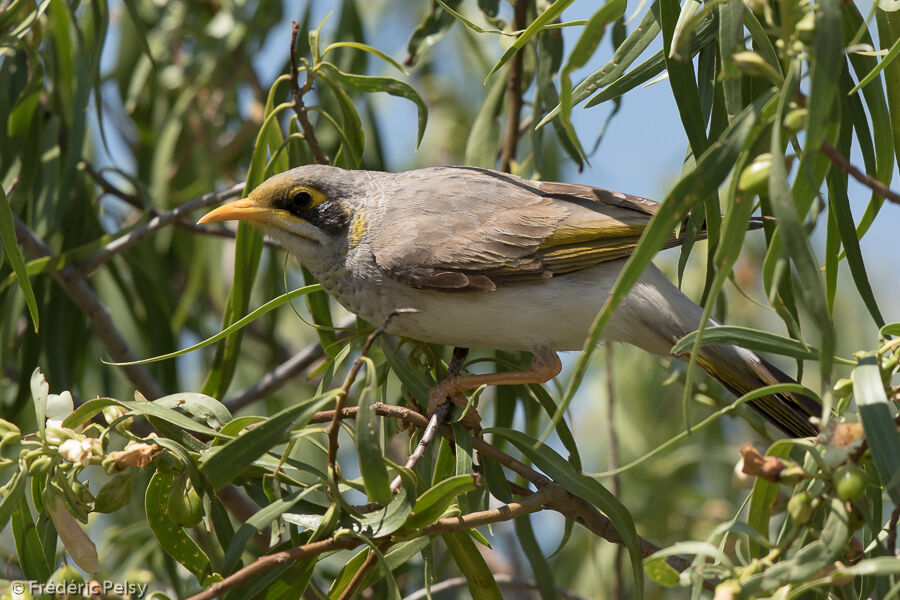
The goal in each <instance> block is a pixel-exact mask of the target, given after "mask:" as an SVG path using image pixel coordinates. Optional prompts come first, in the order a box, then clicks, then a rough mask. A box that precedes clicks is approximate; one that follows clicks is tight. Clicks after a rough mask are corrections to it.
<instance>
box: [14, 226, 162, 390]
mask: <svg viewBox="0 0 900 600" xmlns="http://www.w3.org/2000/svg"><path fill="white" fill-rule="evenodd" d="M13 222H14V223H15V228H16V239H17V240H18V241H19V243H20V244H21V245H22V247H23V248H25V249H26V250H28V251H29V252H30V253H31V254H34V255H36V256H39V257H43V256H49V257H51V258H53V257H54V254H53V250H51V249H50V247H49V246H47V244H45V243H44V241H43V240H42V239H40V238H39V237H38V236H37V234H36V233H35V232H33V231H32V230H31V229H30V228H29V227H28V225H26V224H25V222H24V221H22V220H21V219H20V218H19V217H18V216H16V215H13ZM53 277H54V278H55V279H56V281H57V283H59V285H60V286H61V287H62V288H63V290H65V292H66V294H68V296H69V298H71V299H72V301H73V302H74V303H75V304H76V305H77V306H78V308H79V309H80V310H81V312H82V313H83V314H84V315H85V316H86V317H87V318H88V319H89V320H90V322H91V326H92V327H93V328H94V330H95V331H96V332H97V336H98V337H99V338H100V339H101V340H102V341H103V344H104V345H105V346H106V349H107V350H108V351H109V355H110V356H111V357H112V359H113V360H114V361H116V362H131V361H135V360H137V359H138V357H137V355H136V354H135V353H134V351H132V349H131V347H130V346H129V345H128V342H126V341H125V338H124V337H122V334H121V333H119V330H118V329H117V328H116V325H115V323H113V320H112V316H111V315H110V314H109V312H108V311H107V310H106V307H105V306H103V303H102V302H101V301H100V299H99V298H98V297H97V295H96V294H95V293H94V290H92V289H91V286H90V285H88V283H87V281H85V279H84V277H83V276H82V275H81V274H80V272H79V271H78V270H77V269H76V268H75V267H74V266H69V267H65V268H64V269H60V270H58V271H53ZM121 368H122V371H124V373H125V375H126V376H127V377H128V379H129V380H131V383H133V384H134V387H135V388H137V389H138V391H140V392H141V393H142V394H143V395H144V396H146V397H147V398H148V399H150V400H154V399H156V398H161V397H162V396H165V392H164V391H163V388H162V386H161V385H160V384H159V382H157V381H156V379H154V377H153V375H151V374H150V371H149V370H147V367H145V366H144V365H128V366H123V367H121Z"/></svg>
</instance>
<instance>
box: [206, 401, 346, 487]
mask: <svg viewBox="0 0 900 600" xmlns="http://www.w3.org/2000/svg"><path fill="white" fill-rule="evenodd" d="M339 392H340V390H333V391H330V392H327V393H325V394H322V395H320V396H313V397H312V398H308V399H306V400H304V401H302V402H300V403H298V404H295V405H293V406H289V407H287V408H285V409H283V410H281V411H279V412H277V413H275V414H274V415H272V416H271V417H269V418H268V419H266V420H265V421H264V422H262V423H260V424H259V425H258V426H256V427H254V428H253V429H250V430H249V431H247V432H246V433H244V434H242V435H240V436H238V437H237V438H235V439H233V440H231V441H229V442H228V443H226V444H224V445H222V446H219V447H217V448H215V449H213V450H211V451H210V452H209V453H208V454H206V456H205V457H204V459H203V461H202V465H201V467H200V471H201V472H202V473H203V474H204V475H206V478H207V480H208V481H209V484H210V485H211V486H213V488H215V489H217V490H220V489H222V488H223V487H225V486H226V485H227V484H228V483H230V482H231V480H233V479H234V478H235V477H238V476H239V475H240V474H241V471H243V470H244V469H245V468H246V467H248V466H249V465H250V464H251V463H252V462H253V461H254V460H256V459H257V458H258V457H260V456H262V454H263V453H265V452H267V451H268V450H269V449H270V448H272V446H274V445H276V444H278V443H280V442H282V441H284V437H285V436H286V435H287V432H288V431H290V430H291V429H292V428H294V427H302V426H303V425H305V424H306V422H307V421H309V419H310V418H312V416H313V413H315V412H316V411H317V410H319V409H320V408H321V407H322V406H324V405H325V404H327V403H328V402H331V401H333V400H334V399H335V397H336V396H337V394H338V393H339Z"/></svg>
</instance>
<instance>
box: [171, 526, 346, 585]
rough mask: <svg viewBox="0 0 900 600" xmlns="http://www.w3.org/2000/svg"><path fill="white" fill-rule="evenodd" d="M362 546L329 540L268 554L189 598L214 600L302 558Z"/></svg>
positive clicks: (340, 540)
mask: <svg viewBox="0 0 900 600" xmlns="http://www.w3.org/2000/svg"><path fill="white" fill-rule="evenodd" d="M360 544H362V541H361V540H359V539H358V538H351V537H339V538H328V539H327V540H321V541H318V542H310V543H309V544H304V545H302V546H297V547H296V548H291V549H290V550H284V551H282V552H276V553H275V554H268V555H266V556H263V557H260V558H258V559H257V560H255V561H254V562H252V563H250V564H249V565H247V566H246V567H244V568H243V569H239V570H237V571H235V572H234V573H232V574H231V575H229V576H228V577H226V578H225V579H223V580H222V581H218V582H216V583H214V584H212V585H211V586H209V587H208V588H206V589H205V590H203V591H202V592H200V593H198V594H194V595H193V596H191V597H190V598H188V600H213V598H217V597H221V595H222V594H223V592H226V591H227V590H230V589H234V588H236V587H239V586H241V585H243V584H245V583H247V581H249V580H250V579H251V578H252V577H254V576H256V575H259V574H260V573H265V572H266V571H271V570H272V569H274V568H275V567H278V566H281V565H286V564H289V563H292V562H295V561H297V560H300V559H301V558H306V557H307V556H317V555H319V554H322V553H323V552H334V551H335V550H350V549H351V548H355V547H357V546H359V545H360Z"/></svg>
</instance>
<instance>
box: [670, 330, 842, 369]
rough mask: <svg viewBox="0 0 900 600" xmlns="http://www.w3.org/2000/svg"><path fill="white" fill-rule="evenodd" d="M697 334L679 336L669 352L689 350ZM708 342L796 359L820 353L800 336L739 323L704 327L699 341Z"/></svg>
mask: <svg viewBox="0 0 900 600" xmlns="http://www.w3.org/2000/svg"><path fill="white" fill-rule="evenodd" d="M696 337H697V332H696V331H692V332H691V333H689V334H687V335H686V336H684V337H683V338H681V339H680V340H678V343H676V344H675V346H673V347H672V354H674V355H675V356H680V355H681V354H684V353H685V352H688V351H689V350H691V349H692V348H693V344H694V340H695V338H696ZM709 344H734V345H735V346H740V347H742V348H747V349H748V350H753V351H755V352H771V353H772V354H780V355H782V356H790V357H791V358H796V359H799V360H816V359H817V358H818V357H819V350H817V349H816V348H814V347H812V346H809V345H807V344H805V343H804V342H802V341H800V340H795V339H792V338H789V337H784V336H781V335H778V334H777V333H771V332H768V331H763V330H761V329H753V328H750V327H741V326H738V325H717V326H715V327H707V328H706V329H704V330H703V339H702V340H701V342H700V345H701V346H706V345H709ZM835 360H836V361H837V362H839V363H841V364H845V365H853V364H856V363H855V362H854V361H852V360H849V359H846V358H836V359H835Z"/></svg>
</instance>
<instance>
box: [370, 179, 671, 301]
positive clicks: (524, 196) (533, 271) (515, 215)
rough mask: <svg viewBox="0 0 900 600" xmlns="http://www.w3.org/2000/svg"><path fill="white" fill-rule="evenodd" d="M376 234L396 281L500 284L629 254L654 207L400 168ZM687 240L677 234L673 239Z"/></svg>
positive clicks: (471, 286)
mask: <svg viewBox="0 0 900 600" xmlns="http://www.w3.org/2000/svg"><path fill="white" fill-rule="evenodd" d="M395 183H396V188H394V189H392V190H390V193H389V194H388V195H387V196H388V198H387V199H386V200H385V206H384V213H383V215H382V217H381V218H382V226H381V227H379V228H378V233H377V234H376V235H375V237H374V240H373V241H374V244H373V246H374V248H375V259H376V262H377V264H378V265H379V267H380V268H381V269H382V270H383V271H384V272H385V273H386V274H387V275H388V276H390V277H393V278H395V279H397V280H400V281H403V282H405V283H408V284H409V285H411V286H413V287H417V288H432V289H443V290H493V289H495V288H496V286H497V285H502V284H505V283H510V282H514V281H525V280H534V279H542V278H547V277H553V276H554V275H559V274H562V273H569V272H572V271H577V270H579V269H585V268H588V267H590V266H593V265H596V264H598V263H601V262H604V261H608V260H614V259H617V258H622V257H625V256H628V255H629V254H631V252H632V251H633V250H634V247H635V245H636V244H637V241H638V238H639V237H640V235H641V233H642V232H643V230H644V228H645V227H646V225H647V223H648V222H649V220H650V217H651V216H652V215H653V213H654V212H655V210H656V207H657V204H656V203H655V202H652V201H650V200H646V199H644V198H639V197H637V196H629V195H627V194H620V193H617V192H610V191H607V190H602V189H599V188H594V187H590V186H585V185H576V184H568V183H552V182H538V181H529V180H527V179H522V178H520V177H516V176H513V175H508V174H506V173H500V172H497V171H492V170H489V169H479V168H472V167H441V168H433V169H421V170H418V171H410V172H407V173H401V174H398V177H397V179H396V182H395ZM678 243H680V242H679V241H678V240H677V239H676V238H675V237H674V236H673V238H672V239H671V241H670V243H669V245H670V246H671V245H677V244H678Z"/></svg>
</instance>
